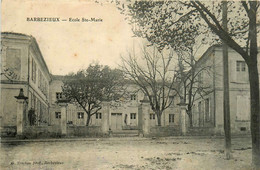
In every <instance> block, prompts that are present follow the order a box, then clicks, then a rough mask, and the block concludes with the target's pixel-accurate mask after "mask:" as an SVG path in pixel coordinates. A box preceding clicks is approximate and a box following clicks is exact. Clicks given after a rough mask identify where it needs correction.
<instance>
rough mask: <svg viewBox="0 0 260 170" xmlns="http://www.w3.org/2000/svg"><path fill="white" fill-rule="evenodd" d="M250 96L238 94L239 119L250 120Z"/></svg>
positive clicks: (237, 117)
mask: <svg viewBox="0 0 260 170" xmlns="http://www.w3.org/2000/svg"><path fill="white" fill-rule="evenodd" d="M249 101H250V100H249V98H248V97H246V96H237V114H236V119H237V120H249V115H250V111H249V110H250V104H249Z"/></svg>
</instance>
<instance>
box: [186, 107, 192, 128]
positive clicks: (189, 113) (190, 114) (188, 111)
mask: <svg viewBox="0 0 260 170" xmlns="http://www.w3.org/2000/svg"><path fill="white" fill-rule="evenodd" d="M187 115H188V116H189V122H190V128H192V127H193V124H192V119H193V117H192V110H191V108H190V109H189V107H188V110H187Z"/></svg>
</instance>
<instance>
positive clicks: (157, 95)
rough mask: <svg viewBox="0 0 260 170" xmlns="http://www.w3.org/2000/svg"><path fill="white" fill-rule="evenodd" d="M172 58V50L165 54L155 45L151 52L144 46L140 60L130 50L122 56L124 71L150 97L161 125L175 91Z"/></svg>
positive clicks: (152, 107) (151, 104)
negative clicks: (164, 112)
mask: <svg viewBox="0 0 260 170" xmlns="http://www.w3.org/2000/svg"><path fill="white" fill-rule="evenodd" d="M172 58H173V52H172V51H171V52H170V53H169V55H167V56H165V55H164V54H163V53H161V52H159V51H158V50H157V49H156V48H155V47H154V48H153V50H151V51H150V52H148V49H147V48H146V47H144V48H143V49H142V54H141V56H139V60H138V57H137V56H135V54H131V53H130V52H128V56H127V57H122V65H121V69H122V71H123V72H124V73H125V74H126V76H127V78H129V79H130V80H132V81H133V82H134V83H135V84H136V85H137V86H138V87H139V88H140V90H141V91H142V92H143V93H144V95H145V96H147V97H148V99H149V102H150V106H151V109H152V110H153V111H154V113H155V114H156V116H157V120H158V126H161V116H162V114H163V111H164V110H165V109H167V108H168V107H170V105H171V103H172V100H171V96H172V95H173V93H174V91H175V89H174V81H175V77H174V75H173V72H174V70H173V69H172V67H171V64H172ZM142 62H143V63H142Z"/></svg>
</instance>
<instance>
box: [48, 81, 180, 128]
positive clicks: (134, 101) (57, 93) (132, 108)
mask: <svg viewBox="0 0 260 170" xmlns="http://www.w3.org/2000/svg"><path fill="white" fill-rule="evenodd" d="M63 81H64V80H63V76H53V77H52V81H51V83H50V106H51V107H50V119H51V124H52V125H57V124H60V122H61V108H60V106H59V105H58V104H57V102H58V100H59V99H61V98H62V85H63ZM137 89H138V87H137V86H136V85H134V84H128V87H127V91H128V93H129V95H128V96H127V97H125V98H124V99H122V100H119V101H111V102H109V109H108V110H104V109H101V110H100V112H98V113H97V114H96V115H93V116H92V117H91V120H90V124H89V126H102V119H104V118H103V117H104V116H103V115H104V114H108V119H109V120H108V122H109V129H110V130H111V131H113V132H124V130H138V129H140V127H139V125H140V121H141V120H138V119H139V118H140V115H139V114H140V111H139V107H140V105H141V100H142V99H143V98H144V94H143V93H142V92H141V91H140V90H139V91H138V90H137ZM177 100H178V98H176V99H175V102H174V103H173V104H172V106H171V107H169V108H168V109H166V110H165V111H164V113H163V114H162V119H161V121H162V122H161V123H162V127H171V128H175V129H176V131H178V128H179V125H178V124H179V107H178V106H177V104H178V101H177ZM148 107H149V108H148V113H146V114H148V117H149V120H148V122H149V124H148V126H149V128H153V127H156V126H157V125H158V122H157V116H156V115H155V113H154V112H153V111H152V109H151V107H150V106H149V105H148ZM67 121H68V123H69V124H70V125H71V126H86V122H87V114H86V113H85V111H84V110H83V109H82V108H81V107H78V106H77V105H75V104H68V106H67Z"/></svg>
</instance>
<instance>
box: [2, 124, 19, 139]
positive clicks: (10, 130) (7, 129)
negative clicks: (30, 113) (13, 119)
mask: <svg viewBox="0 0 260 170" xmlns="http://www.w3.org/2000/svg"><path fill="white" fill-rule="evenodd" d="M0 133H1V137H14V136H15V135H16V126H2V127H0Z"/></svg>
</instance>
